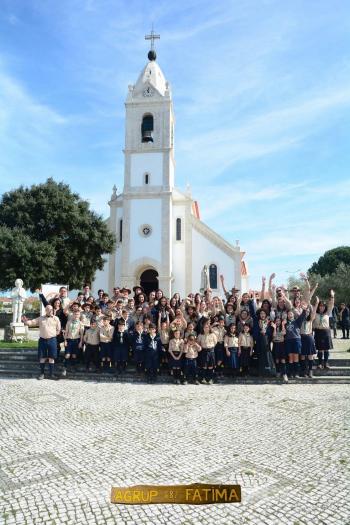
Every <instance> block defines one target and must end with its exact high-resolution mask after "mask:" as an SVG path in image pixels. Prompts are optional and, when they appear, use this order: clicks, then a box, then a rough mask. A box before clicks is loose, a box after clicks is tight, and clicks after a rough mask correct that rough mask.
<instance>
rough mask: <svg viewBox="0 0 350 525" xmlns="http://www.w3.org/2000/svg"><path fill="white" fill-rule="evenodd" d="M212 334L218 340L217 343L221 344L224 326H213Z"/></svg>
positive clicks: (224, 332)
mask: <svg viewBox="0 0 350 525" xmlns="http://www.w3.org/2000/svg"><path fill="white" fill-rule="evenodd" d="M213 333H214V334H215V335H216V337H217V338H218V343H223V341H224V337H225V334H226V328H225V327H224V326H215V327H214V328H213Z"/></svg>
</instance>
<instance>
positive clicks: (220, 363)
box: [213, 315, 226, 377]
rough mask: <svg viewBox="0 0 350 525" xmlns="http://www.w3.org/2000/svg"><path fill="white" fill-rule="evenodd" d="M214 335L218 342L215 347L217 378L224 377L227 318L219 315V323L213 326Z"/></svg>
mask: <svg viewBox="0 0 350 525" xmlns="http://www.w3.org/2000/svg"><path fill="white" fill-rule="evenodd" d="M213 333H214V334H215V335H216V338H217V340H218V342H217V343H216V345H215V362H216V372H217V377H222V376H223V368H224V350H225V348H224V338H225V334H226V328H225V317H224V316H223V315H219V317H218V322H217V324H216V325H214V326H213Z"/></svg>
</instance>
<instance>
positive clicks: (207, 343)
mask: <svg viewBox="0 0 350 525" xmlns="http://www.w3.org/2000/svg"><path fill="white" fill-rule="evenodd" d="M217 342H218V338H217V337H216V335H215V334H213V333H211V334H199V336H198V337H197V343H198V344H200V345H201V347H202V348H211V349H212V348H215V346H216V343H217Z"/></svg>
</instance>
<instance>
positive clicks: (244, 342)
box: [239, 334, 253, 348]
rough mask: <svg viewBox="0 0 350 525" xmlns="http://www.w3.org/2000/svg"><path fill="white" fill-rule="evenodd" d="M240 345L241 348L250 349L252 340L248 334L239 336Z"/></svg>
mask: <svg viewBox="0 0 350 525" xmlns="http://www.w3.org/2000/svg"><path fill="white" fill-rule="evenodd" d="M239 337H240V345H239V346H243V347H246V348H247V347H252V346H253V338H252V336H251V335H250V334H241V335H240V336H239Z"/></svg>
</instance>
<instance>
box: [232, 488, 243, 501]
mask: <svg viewBox="0 0 350 525" xmlns="http://www.w3.org/2000/svg"><path fill="white" fill-rule="evenodd" d="M229 501H241V500H240V498H239V496H238V494H237V492H236V490H235V489H231V492H230V497H229Z"/></svg>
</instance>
